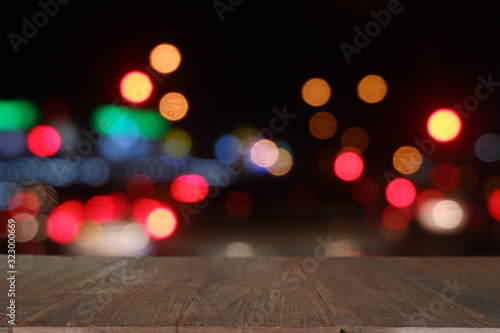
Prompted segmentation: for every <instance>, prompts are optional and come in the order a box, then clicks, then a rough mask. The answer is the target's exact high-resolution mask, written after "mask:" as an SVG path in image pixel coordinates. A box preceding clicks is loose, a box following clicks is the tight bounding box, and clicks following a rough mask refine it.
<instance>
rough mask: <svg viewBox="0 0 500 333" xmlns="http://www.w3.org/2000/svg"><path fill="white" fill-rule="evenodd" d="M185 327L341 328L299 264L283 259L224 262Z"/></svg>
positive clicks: (185, 320) (186, 318)
mask: <svg viewBox="0 0 500 333" xmlns="http://www.w3.org/2000/svg"><path fill="white" fill-rule="evenodd" d="M181 326H234V327H238V328H239V327H245V326H252V327H261V326H267V327H282V326H283V327H309V326H313V327H325V326H326V327H332V328H333V327H337V325H336V323H335V322H334V318H333V317H332V315H331V313H330V312H329V310H328V308H327V307H326V305H325V304H324V302H323V300H322V299H321V298H320V297H319V296H318V295H317V293H316V292H315V290H314V289H313V287H312V285H311V283H310V281H309V280H308V278H307V277H306V276H305V275H304V273H303V271H302V269H301V268H300V267H299V265H298V263H297V261H296V260H295V259H294V258H278V257H261V258H220V260H218V261H216V262H215V263H214V265H213V266H212V269H211V271H210V274H209V276H208V277H207V280H206V281H205V282H204V283H203V285H202V287H201V289H200V290H199V292H198V293H197V294H196V297H195V299H194V301H193V302H192V303H191V305H190V307H189V309H188V310H187V311H186V314H185V316H184V318H183V319H182V320H181ZM188 329H189V330H192V329H193V328H192V327H191V328H188Z"/></svg>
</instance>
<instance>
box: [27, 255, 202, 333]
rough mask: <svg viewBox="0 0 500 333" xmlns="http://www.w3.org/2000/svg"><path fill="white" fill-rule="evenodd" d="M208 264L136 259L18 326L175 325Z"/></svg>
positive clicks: (171, 259)
mask: <svg viewBox="0 0 500 333" xmlns="http://www.w3.org/2000/svg"><path fill="white" fill-rule="evenodd" d="M209 265H210V262H208V261H207V260H206V259H204V258H154V257H150V258H136V259H131V260H130V261H129V262H127V265H124V266H121V267H120V268H119V269H116V270H113V271H111V272H110V273H109V274H106V275H105V276H103V277H101V278H100V279H98V280H97V281H94V282H93V283H90V284H87V285H85V287H84V288H82V289H80V290H78V292H75V293H74V294H73V295H71V297H66V298H63V299H61V300H60V301H59V302H57V303H56V304H53V305H51V306H49V307H47V308H45V309H44V310H42V311H39V312H38V313H36V314H34V315H32V316H31V317H29V318H27V319H26V320H24V321H23V322H21V323H20V324H19V326H27V325H29V326H53V327H61V326H100V327H106V326H111V327H113V326H118V327H127V326H131V327H176V326H177V325H178V322H179V319H180V316H181V315H182V313H183V312H184V310H185V309H186V308H187V307H188V305H189V303H190V302H191V301H192V300H193V298H194V296H195V294H196V293H197V291H198V289H199V288H200V284H201V282H202V281H203V280H204V279H205V276H206V271H207V270H208V267H209ZM67 278H69V279H71V278H77V277H76V276H67Z"/></svg>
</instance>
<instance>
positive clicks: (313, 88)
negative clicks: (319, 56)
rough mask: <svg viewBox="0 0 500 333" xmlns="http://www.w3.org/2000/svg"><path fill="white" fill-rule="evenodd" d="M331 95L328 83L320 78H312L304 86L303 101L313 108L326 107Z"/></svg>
mask: <svg viewBox="0 0 500 333" xmlns="http://www.w3.org/2000/svg"><path fill="white" fill-rule="evenodd" d="M331 94H332V90H331V89H330V86H329V85H328V83H327V82H326V81H325V80H323V79H320V78H312V79H310V80H308V81H307V82H306V83H304V85H303V86H302V99H303V100H304V102H306V103H307V104H309V105H312V106H322V105H325V104H326V102H328V100H329V99H330V96H331Z"/></svg>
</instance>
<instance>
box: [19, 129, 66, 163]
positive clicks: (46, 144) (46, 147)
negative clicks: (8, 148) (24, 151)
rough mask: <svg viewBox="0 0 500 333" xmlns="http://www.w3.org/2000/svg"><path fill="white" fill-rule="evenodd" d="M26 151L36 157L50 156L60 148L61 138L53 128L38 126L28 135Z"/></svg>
mask: <svg viewBox="0 0 500 333" xmlns="http://www.w3.org/2000/svg"><path fill="white" fill-rule="evenodd" d="M27 141H28V149H29V150H30V152H32V153H33V154H35V155H37V156H41V157H48V156H52V155H54V154H55V153H57V151H58V150H59V147H61V136H60V135H59V133H58V132H57V131H56V129H55V128H53V127H50V126H47V125H38V126H36V127H34V128H33V129H32V130H31V131H30V132H29V134H28V140H27Z"/></svg>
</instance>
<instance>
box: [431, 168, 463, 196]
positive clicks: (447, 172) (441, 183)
mask: <svg viewBox="0 0 500 333" xmlns="http://www.w3.org/2000/svg"><path fill="white" fill-rule="evenodd" d="M461 178H462V176H461V174H460V169H459V168H457V167H456V166H454V165H452V164H448V163H442V164H439V165H438V166H436V167H435V168H434V170H432V175H431V181H432V185H434V187H436V188H437V189H438V190H441V191H453V190H456V189H457V188H458V186H459V185H460V180H461Z"/></svg>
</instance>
